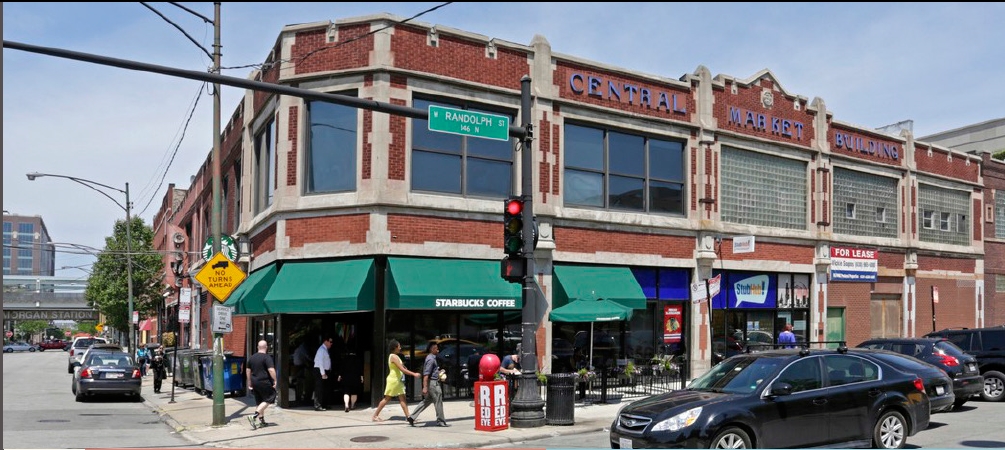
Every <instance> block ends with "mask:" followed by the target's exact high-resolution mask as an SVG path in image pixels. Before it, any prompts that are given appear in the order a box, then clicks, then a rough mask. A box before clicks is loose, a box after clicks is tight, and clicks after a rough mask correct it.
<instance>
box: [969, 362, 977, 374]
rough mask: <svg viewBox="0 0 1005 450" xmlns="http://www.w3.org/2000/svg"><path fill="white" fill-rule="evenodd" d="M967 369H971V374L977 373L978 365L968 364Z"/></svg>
mask: <svg viewBox="0 0 1005 450" xmlns="http://www.w3.org/2000/svg"><path fill="white" fill-rule="evenodd" d="M967 367H969V368H970V371H971V372H976V371H977V364H974V363H970V364H967Z"/></svg>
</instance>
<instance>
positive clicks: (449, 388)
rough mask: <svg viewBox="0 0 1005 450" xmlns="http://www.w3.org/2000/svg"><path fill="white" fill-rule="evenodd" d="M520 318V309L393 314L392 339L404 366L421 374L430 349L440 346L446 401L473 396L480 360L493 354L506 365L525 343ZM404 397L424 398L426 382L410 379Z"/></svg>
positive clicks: (390, 323) (389, 323)
mask: <svg viewBox="0 0 1005 450" xmlns="http://www.w3.org/2000/svg"><path fill="white" fill-rule="evenodd" d="M521 314H522V312H521V311H519V310H505V311H484V310H482V311H471V312H468V311H463V312H462V311H434V310H430V311H421V310H420V311H416V310H408V311H404V310H402V311H388V313H387V338H388V340H390V339H394V340H397V341H398V342H400V343H401V357H402V361H404V363H405V366H407V367H408V368H409V369H411V370H414V371H416V372H420V373H421V372H422V363H423V361H424V360H425V358H426V355H428V353H427V352H426V348H427V346H428V344H429V343H430V342H436V343H437V346H438V347H439V348H440V354H439V355H438V358H437V360H438V362H439V364H440V368H442V369H444V370H446V371H447V382H446V383H445V385H444V386H443V395H444V397H445V398H463V397H470V396H471V395H472V394H473V391H472V388H473V387H474V382H475V381H477V377H478V369H477V360H478V359H480V357H481V355H484V354H486V353H494V354H496V355H497V356H499V358H500V360H501V359H502V357H503V356H505V355H508V354H513V353H514V352H515V351H516V346H517V344H519V343H520V341H521V339H523V334H522V332H521V329H520V322H521ZM385 346H386V345H385ZM405 394H406V395H407V397H408V398H409V399H411V400H418V399H420V398H421V395H422V379H421V378H408V379H407V380H406V383H405Z"/></svg>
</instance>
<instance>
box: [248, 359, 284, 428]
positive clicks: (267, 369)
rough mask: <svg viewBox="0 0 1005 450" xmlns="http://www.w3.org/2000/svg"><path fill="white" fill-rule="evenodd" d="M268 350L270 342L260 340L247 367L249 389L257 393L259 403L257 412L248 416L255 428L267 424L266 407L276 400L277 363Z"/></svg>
mask: <svg viewBox="0 0 1005 450" xmlns="http://www.w3.org/2000/svg"><path fill="white" fill-rule="evenodd" d="M268 350H269V343H268V342H265V340H261V341H258V353H255V354H254V355H251V357H250V358H248V363H247V369H245V373H246V375H247V377H248V389H249V390H250V391H251V392H253V393H254V394H255V403H257V404H258V408H257V409H255V414H254V415H252V416H248V421H249V422H251V429H253V430H254V429H257V428H258V427H264V426H266V425H267V423H266V422H265V409H266V408H268V407H269V404H270V403H272V402H274V401H276V381H277V380H278V378H277V377H276V363H275V361H273V360H272V355H270V354H268V353H266V352H267V351H268ZM256 421H257V423H256Z"/></svg>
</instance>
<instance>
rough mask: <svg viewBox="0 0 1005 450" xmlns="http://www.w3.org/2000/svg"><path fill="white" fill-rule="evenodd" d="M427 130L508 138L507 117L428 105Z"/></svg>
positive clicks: (506, 139) (486, 137) (489, 137)
mask: <svg viewBox="0 0 1005 450" xmlns="http://www.w3.org/2000/svg"><path fill="white" fill-rule="evenodd" d="M427 123H428V124H429V131H439V132H441V133H451V134H460V135H464V136H474V137H480V138H485V139H495V140H497V141H508V140H509V117H508V116H502V115H499V114H487V113H482V112H476V111H468V110H465V109H457V108H446V107H443V106H436V105H429V120H428V121H427Z"/></svg>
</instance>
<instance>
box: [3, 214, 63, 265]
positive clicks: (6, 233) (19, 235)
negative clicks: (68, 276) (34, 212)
mask: <svg viewBox="0 0 1005 450" xmlns="http://www.w3.org/2000/svg"><path fill="white" fill-rule="evenodd" d="M3 274H4V275H40V276H50V277H51V276H54V275H55V274H56V249H55V247H53V245H52V239H50V238H49V230H47V229H46V228H45V222H44V221H42V216H22V215H18V214H9V213H8V212H6V211H4V214H3Z"/></svg>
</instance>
